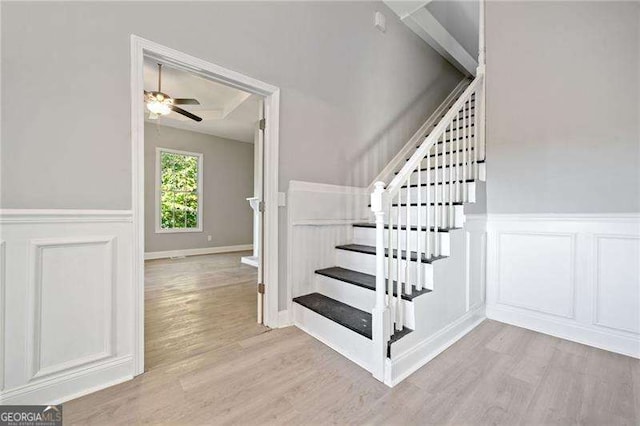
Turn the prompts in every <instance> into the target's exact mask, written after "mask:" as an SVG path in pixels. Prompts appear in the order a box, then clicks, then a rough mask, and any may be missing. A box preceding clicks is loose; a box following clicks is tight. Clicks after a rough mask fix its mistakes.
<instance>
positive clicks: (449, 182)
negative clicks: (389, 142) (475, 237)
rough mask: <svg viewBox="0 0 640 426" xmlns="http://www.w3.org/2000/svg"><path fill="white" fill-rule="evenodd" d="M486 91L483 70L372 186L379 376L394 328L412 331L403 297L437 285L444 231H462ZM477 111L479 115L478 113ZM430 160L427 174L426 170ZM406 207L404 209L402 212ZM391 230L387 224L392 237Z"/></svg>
mask: <svg viewBox="0 0 640 426" xmlns="http://www.w3.org/2000/svg"><path fill="white" fill-rule="evenodd" d="M483 87H484V73H483V72H480V73H479V74H478V76H477V77H476V78H475V79H474V80H473V81H472V82H471V84H469V86H468V87H467V88H466V89H465V90H464V91H463V92H462V94H461V95H460V96H459V98H458V99H457V100H456V101H455V102H453V105H452V106H451V107H450V108H449V110H448V111H447V112H446V113H445V114H444V116H442V119H441V120H440V121H439V122H438V123H437V124H436V125H435V127H434V128H433V130H432V131H431V132H428V136H426V137H424V136H420V137H423V138H424V140H423V141H422V143H421V144H420V146H419V147H418V148H417V149H416V148H415V147H416V145H417V144H418V142H419V140H420V139H419V137H417V136H416V135H414V136H413V137H412V138H411V140H410V143H411V146H410V148H411V149H415V152H414V153H413V154H412V155H411V156H410V158H409V159H408V160H407V161H406V163H405V164H404V166H403V167H402V168H401V169H400V171H399V172H398V174H397V175H396V176H395V178H394V179H393V180H392V181H391V183H390V184H389V185H388V186H387V187H386V188H385V185H384V182H382V181H377V182H375V184H374V185H373V186H374V188H373V191H372V192H371V211H372V212H373V214H374V215H375V224H376V234H375V235H376V245H375V246H376V280H375V290H376V299H375V306H374V308H373V310H372V340H373V347H374V352H375V354H374V358H373V360H372V366H371V370H372V373H373V375H374V376H375V377H376V378H380V377H384V376H385V365H386V364H385V359H386V351H387V346H388V342H389V339H390V337H391V335H392V334H393V331H394V330H395V331H400V330H402V329H403V328H404V327H405V326H406V320H405V313H404V303H403V301H402V297H403V294H411V293H412V291H413V286H414V285H415V288H416V289H417V290H421V289H423V288H430V289H432V288H433V287H430V286H432V285H433V282H431V283H430V282H429V280H432V279H433V273H432V270H431V269H429V267H428V266H427V265H428V264H429V263H430V262H431V261H432V260H434V259H435V258H437V257H439V256H442V255H443V254H446V252H445V251H444V250H445V249H443V247H442V243H441V241H440V235H441V234H440V231H441V230H442V229H443V228H453V227H457V226H460V224H459V222H458V219H457V216H456V214H455V212H456V211H457V210H456V209H457V205H458V204H459V203H461V202H466V201H468V195H467V193H466V181H467V179H468V178H469V177H470V176H472V177H473V178H474V179H477V178H478V177H477V173H478V172H477V170H478V165H477V163H478V160H479V159H478V156H479V151H480V149H479V148H480V147H479V146H478V145H479V142H481V143H482V142H484V141H483V139H482V135H478V133H479V132H480V131H481V129H479V128H478V127H479V126H478V125H479V124H480V125H481V123H479V120H481V119H482V116H483V115H482V114H483V111H482V110H481V109H482V100H483V98H484V90H483ZM474 96H475V98H474ZM449 102H450V100H449ZM474 108H476V109H475V112H472V109H474ZM441 114H442V112H440V115H441ZM460 114H462V116H461V115H460ZM470 119H472V120H470ZM432 125H433V122H432V123H431V124H430V126H432ZM430 126H429V127H430ZM460 126H462V127H460ZM423 127H424V126H423ZM421 131H424V133H421V135H424V134H425V133H427V130H426V129H421ZM472 138H473V141H472ZM461 139H462V143H460V140H461ZM440 144H441V146H440ZM408 148H409V147H408V145H406V146H405V148H403V149H402V151H401V154H402V160H404V159H406V156H407V155H408V153H409V149H408ZM461 148H462V155H461V151H460V149H461ZM472 150H473V151H474V152H473V157H472V156H471V151H472ZM432 156H433V163H431V157H432ZM483 158H484V157H483ZM396 160H398V161H397V162H395V163H394V167H397V166H398V164H399V161H400V159H399V158H398V155H396V158H395V159H394V161H396ZM425 160H426V169H423V163H422V162H423V161H425ZM460 161H462V164H461V163H460ZM454 163H455V164H454ZM388 169H389V167H386V168H385V170H386V171H385V173H387V172H388V173H391V170H388ZM423 171H424V173H423ZM414 173H415V174H414ZM423 176H425V178H426V179H425V180H423ZM425 181H426V182H425ZM423 182H425V183H423ZM403 192H404V194H403ZM414 194H415V195H414ZM424 201H426V203H425V202H424ZM402 208H404V209H405V211H404V212H401V210H402ZM385 227H388V230H387V231H386V232H385ZM385 236H386V239H387V241H386V244H385ZM414 250H415V251H414Z"/></svg>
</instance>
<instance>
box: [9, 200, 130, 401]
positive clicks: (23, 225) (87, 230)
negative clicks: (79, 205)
mask: <svg viewBox="0 0 640 426" xmlns="http://www.w3.org/2000/svg"><path fill="white" fill-rule="evenodd" d="M0 223H2V241H0V328H1V330H0V344H1V347H2V353H1V354H0V359H1V361H2V362H1V365H0V385H1V386H0V402H1V403H3V404H52V403H56V402H64V401H67V400H69V399H70V398H72V397H74V396H81V395H83V394H86V393H88V392H90V391H93V390H98V389H101V388H104V387H106V386H108V385H109V384H112V383H116V382H121V381H123V380H127V379H130V378H131V377H133V375H134V371H135V370H134V363H133V328H132V327H131V322H132V318H131V313H132V312H133V302H132V301H133V290H134V288H133V285H132V284H133V279H132V278H133V277H132V258H133V250H132V242H133V241H132V234H133V224H132V215H131V212H130V211H122V210H114V211H109V210H39V209H34V210H25V209H21V210H13V209H9V210H6V209H5V210H2V211H0ZM78 318H81V319H82V321H78ZM57 330H64V331H65V333H62V334H60V333H57V332H56V331H57ZM5 333H8V334H5ZM9 336H10V337H9ZM5 338H7V339H9V342H8V343H9V344H8V345H7V344H6V343H7V342H6V341H5Z"/></svg>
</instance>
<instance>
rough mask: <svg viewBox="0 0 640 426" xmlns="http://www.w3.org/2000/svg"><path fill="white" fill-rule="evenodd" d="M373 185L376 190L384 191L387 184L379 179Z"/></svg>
mask: <svg viewBox="0 0 640 426" xmlns="http://www.w3.org/2000/svg"><path fill="white" fill-rule="evenodd" d="M373 187H374V188H375V189H374V191H375V192H382V191H384V187H385V184H384V182H382V181H378V182H376V183H374V184H373Z"/></svg>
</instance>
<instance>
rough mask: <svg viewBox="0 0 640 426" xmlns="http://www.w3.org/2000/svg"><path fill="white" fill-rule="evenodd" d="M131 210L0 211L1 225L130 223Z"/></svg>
mask: <svg viewBox="0 0 640 426" xmlns="http://www.w3.org/2000/svg"><path fill="white" fill-rule="evenodd" d="M132 220H133V212H132V211H131V210H69V209H60V210H55V209H0V223H2V224H12V223H13V224H17V223H23V224H36V223H99V222H112V223H119V222H132Z"/></svg>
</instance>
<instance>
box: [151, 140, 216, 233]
mask: <svg viewBox="0 0 640 426" xmlns="http://www.w3.org/2000/svg"><path fill="white" fill-rule="evenodd" d="M164 152H166V153H169V154H178V155H187V156H190V157H197V158H198V188H197V191H196V194H197V196H198V226H197V227H195V228H163V227H162V217H161V214H162V207H161V203H162V195H161V193H162V164H161V158H162V153H164ZM203 164H204V154H202V153H201V152H190V151H181V150H177V149H171V148H161V147H156V173H155V181H156V182H155V187H156V197H155V198H156V199H155V216H156V234H176V233H187V232H202V205H203V193H204V191H203V187H204V180H203V179H202V176H203Z"/></svg>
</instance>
